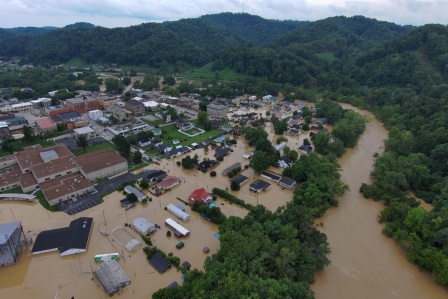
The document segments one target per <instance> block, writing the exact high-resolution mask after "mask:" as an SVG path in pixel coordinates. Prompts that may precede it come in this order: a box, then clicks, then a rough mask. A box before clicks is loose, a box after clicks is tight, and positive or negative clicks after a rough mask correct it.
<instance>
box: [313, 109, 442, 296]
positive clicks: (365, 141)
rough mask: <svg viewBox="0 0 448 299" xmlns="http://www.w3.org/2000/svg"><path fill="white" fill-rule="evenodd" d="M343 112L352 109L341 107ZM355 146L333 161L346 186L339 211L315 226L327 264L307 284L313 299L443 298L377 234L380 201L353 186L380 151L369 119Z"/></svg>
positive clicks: (377, 126) (381, 134)
mask: <svg viewBox="0 0 448 299" xmlns="http://www.w3.org/2000/svg"><path fill="white" fill-rule="evenodd" d="M343 106H344V108H352V109H354V108H353V107H351V106H347V105H343ZM354 110H356V111H358V112H361V113H362V114H365V115H368V116H369V117H371V118H372V120H371V121H370V122H369V123H368V125H367V128H366V131H365V132H364V134H363V135H362V136H361V139H360V140H359V143H358V146H357V147H356V148H354V149H349V150H348V151H347V153H346V154H345V155H344V156H343V157H342V158H341V159H340V160H339V163H340V165H341V167H342V169H343V171H342V180H343V181H344V182H345V183H346V184H348V185H349V186H350V191H348V192H347V193H346V194H345V195H344V196H343V197H342V198H340V200H339V207H337V208H333V209H330V210H329V211H327V213H326V214H325V216H324V217H322V218H321V219H318V220H317V221H316V223H323V227H321V229H320V230H321V231H322V232H324V233H325V234H326V235H327V236H328V241H329V243H330V248H331V255H330V260H331V264H330V265H329V266H328V267H327V268H325V269H324V271H322V272H321V273H319V274H318V275H317V277H316V282H315V283H314V284H313V285H312V286H311V287H312V290H313V291H314V292H315V295H316V298H318V299H326V298H334V299H346V298H384V299H386V298H407V299H422V298H432V299H436V298H440V299H442V298H448V290H447V289H445V288H443V287H442V286H440V285H438V284H437V283H435V282H434V281H433V279H432V277H431V275H430V274H429V273H426V272H421V271H420V270H419V269H418V267H417V266H415V265H414V264H412V263H410V262H409V261H408V260H407V258H406V255H405V253H404V251H403V250H402V249H401V248H400V247H399V246H398V245H397V244H396V243H395V241H394V240H393V239H390V238H388V237H386V236H385V235H383V234H382V232H381V230H382V228H383V226H382V225H381V224H379V223H378V222H377V216H378V214H379V213H380V211H381V210H382V208H383V204H382V203H378V202H374V201H372V200H366V199H364V197H363V196H362V194H361V193H359V187H360V186H361V184H362V183H364V182H369V180H370V177H369V175H370V172H371V170H372V166H373V159H374V158H373V155H374V153H382V151H383V144H384V143H383V140H384V139H386V138H387V131H386V130H385V129H384V127H383V126H382V124H381V123H380V122H378V121H377V120H374V119H373V116H372V115H371V114H370V113H366V112H365V111H359V110H357V109H354Z"/></svg>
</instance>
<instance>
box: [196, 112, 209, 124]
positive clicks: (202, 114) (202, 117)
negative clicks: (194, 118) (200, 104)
mask: <svg viewBox="0 0 448 299" xmlns="http://www.w3.org/2000/svg"><path fill="white" fill-rule="evenodd" d="M207 121H209V119H208V115H207V112H205V111H199V112H198V123H199V124H200V125H204V124H205V123H206V122H207Z"/></svg>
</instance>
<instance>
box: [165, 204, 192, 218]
mask: <svg viewBox="0 0 448 299" xmlns="http://www.w3.org/2000/svg"><path fill="white" fill-rule="evenodd" d="M166 209H167V210H168V211H170V212H171V213H173V214H174V215H176V217H177V218H179V219H181V220H183V221H187V220H188V219H190V215H188V214H187V213H185V212H184V211H182V210H181V209H179V208H178V207H176V206H175V205H173V204H169V205H168V206H167V207H166Z"/></svg>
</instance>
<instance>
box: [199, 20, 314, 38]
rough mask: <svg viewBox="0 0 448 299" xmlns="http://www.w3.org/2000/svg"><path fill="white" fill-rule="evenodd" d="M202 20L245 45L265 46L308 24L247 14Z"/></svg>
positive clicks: (306, 22)
mask: <svg viewBox="0 0 448 299" xmlns="http://www.w3.org/2000/svg"><path fill="white" fill-rule="evenodd" d="M200 19H202V20H205V21H207V22H208V23H210V24H213V25H215V26H216V27H219V28H221V29H222V30H225V31H226V32H228V33H229V34H230V35H234V36H236V37H237V38H239V39H240V40H241V41H242V42H244V43H252V44H254V45H258V46H260V45H264V44H267V43H269V42H270V41H272V40H274V39H276V38H278V37H280V36H282V35H284V34H286V33H288V32H290V31H292V30H294V29H296V28H298V27H301V26H304V25H306V24H308V23H309V22H308V21H292V20H284V21H279V20H267V19H263V18H262V17H259V16H254V15H250V14H247V13H243V14H240V13H236V14H235V13H220V14H216V15H205V16H202V17H200Z"/></svg>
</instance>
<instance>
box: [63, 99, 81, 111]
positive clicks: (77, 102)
mask: <svg viewBox="0 0 448 299" xmlns="http://www.w3.org/2000/svg"><path fill="white" fill-rule="evenodd" d="M65 105H67V107H68V109H69V110H70V111H76V112H78V113H81V114H82V113H86V103H85V102H84V99H82V98H71V99H66V100H65Z"/></svg>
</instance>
